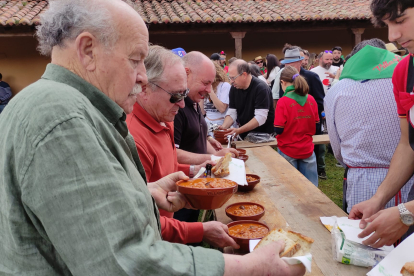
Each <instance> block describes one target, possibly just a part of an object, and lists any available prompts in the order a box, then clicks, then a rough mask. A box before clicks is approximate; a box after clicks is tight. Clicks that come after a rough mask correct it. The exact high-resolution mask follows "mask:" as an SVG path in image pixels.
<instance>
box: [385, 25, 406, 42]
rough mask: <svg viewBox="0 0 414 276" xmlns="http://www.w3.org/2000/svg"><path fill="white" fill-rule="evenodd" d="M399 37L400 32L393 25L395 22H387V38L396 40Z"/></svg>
mask: <svg viewBox="0 0 414 276" xmlns="http://www.w3.org/2000/svg"><path fill="white" fill-rule="evenodd" d="M399 38H401V32H400V30H399V28H398V26H395V24H389V25H388V40H389V41H397V40H398V39H399ZM402 42H404V41H402Z"/></svg>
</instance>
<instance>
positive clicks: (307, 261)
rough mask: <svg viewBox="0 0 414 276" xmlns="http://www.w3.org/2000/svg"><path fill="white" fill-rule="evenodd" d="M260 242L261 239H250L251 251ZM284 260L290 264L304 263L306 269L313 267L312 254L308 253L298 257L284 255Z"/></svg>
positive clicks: (309, 269)
mask: <svg viewBox="0 0 414 276" xmlns="http://www.w3.org/2000/svg"><path fill="white" fill-rule="evenodd" d="M259 242H260V239H259V240H250V241H249V249H250V252H252V251H253V249H254V248H255V247H256V245H257V244H258V243H259ZM282 260H284V261H285V262H287V263H288V264H290V265H296V264H300V263H302V264H303V265H304V266H305V267H306V270H307V271H309V272H311V268H312V254H307V255H305V256H298V257H290V258H288V257H282Z"/></svg>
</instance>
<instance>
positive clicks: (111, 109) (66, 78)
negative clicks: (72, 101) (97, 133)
mask: <svg viewBox="0 0 414 276" xmlns="http://www.w3.org/2000/svg"><path fill="white" fill-rule="evenodd" d="M42 79H47V80H53V81H57V82H60V83H64V84H67V85H69V86H72V87H73V88H75V89H76V90H78V91H79V92H80V93H82V94H83V95H84V96H85V97H86V98H88V100H89V101H90V102H91V103H92V105H93V106H94V107H96V109H98V110H99V112H101V113H102V114H103V115H104V116H105V117H106V118H107V119H108V121H109V122H111V123H112V124H113V125H115V124H116V123H117V122H118V121H119V120H122V121H125V119H126V114H125V113H124V110H123V109H122V108H121V107H120V106H119V105H118V104H116V103H115V102H114V101H112V100H111V99H110V98H109V97H108V96H106V95H105V94H104V93H103V92H102V91H100V90H99V89H98V88H96V87H95V86H93V85H92V84H90V83H89V82H87V81H86V80H84V79H82V78H81V77H79V76H78V75H76V74H75V73H73V72H71V71H69V70H68V69H66V68H64V67H62V66H59V65H56V64H52V63H49V64H48V65H47V66H46V71H45V73H44V74H43V76H42Z"/></svg>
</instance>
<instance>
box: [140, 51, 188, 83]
mask: <svg viewBox="0 0 414 276" xmlns="http://www.w3.org/2000/svg"><path fill="white" fill-rule="evenodd" d="M176 63H180V64H182V65H184V63H183V60H182V59H181V58H180V57H179V56H177V55H176V54H174V53H173V52H171V51H170V50H167V49H165V48H164V47H162V46H158V45H152V46H150V47H149V51H148V56H147V57H146V58H145V60H144V65H145V68H146V69H147V77H148V82H149V83H150V82H151V83H157V82H159V81H160V80H161V79H162V75H163V74H164V69H165V68H166V67H167V66H171V65H174V64H176Z"/></svg>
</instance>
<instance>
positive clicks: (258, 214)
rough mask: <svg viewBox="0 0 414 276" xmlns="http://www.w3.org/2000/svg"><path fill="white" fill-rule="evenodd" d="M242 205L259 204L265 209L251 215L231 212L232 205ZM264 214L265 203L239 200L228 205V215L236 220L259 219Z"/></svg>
mask: <svg viewBox="0 0 414 276" xmlns="http://www.w3.org/2000/svg"><path fill="white" fill-rule="evenodd" d="M241 205H256V206H259V207H260V208H262V209H263V211H261V212H259V213H257V214H255V215H251V216H239V215H235V214H231V213H229V211H228V210H229V209H230V208H231V207H233V206H241ZM264 214H265V208H264V207H263V205H260V204H258V203H254V202H237V203H233V204H231V205H229V206H227V207H226V215H227V216H228V217H229V218H231V219H232V220H234V221H238V220H256V221H258V220H259V219H261V218H262V217H263V216H264Z"/></svg>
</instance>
